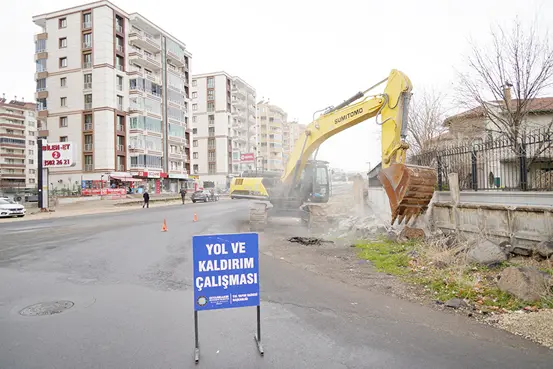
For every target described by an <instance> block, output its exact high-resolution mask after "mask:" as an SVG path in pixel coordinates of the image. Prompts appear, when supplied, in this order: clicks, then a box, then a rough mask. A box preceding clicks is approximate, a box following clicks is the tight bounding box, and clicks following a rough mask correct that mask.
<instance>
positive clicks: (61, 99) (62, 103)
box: [60, 97, 67, 107]
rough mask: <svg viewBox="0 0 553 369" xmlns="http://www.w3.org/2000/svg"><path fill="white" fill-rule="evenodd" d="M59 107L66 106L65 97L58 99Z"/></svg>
mask: <svg viewBox="0 0 553 369" xmlns="http://www.w3.org/2000/svg"><path fill="white" fill-rule="evenodd" d="M60 106H62V107H63V106H67V97H60Z"/></svg>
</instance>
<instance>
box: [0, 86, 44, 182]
mask: <svg viewBox="0 0 553 369" xmlns="http://www.w3.org/2000/svg"><path fill="white" fill-rule="evenodd" d="M36 186H37V117H36V104H34V103H32V102H24V101H19V100H17V97H16V98H15V99H14V100H10V101H8V100H6V98H5V97H2V98H0V192H10V191H18V190H22V189H25V188H28V189H36Z"/></svg>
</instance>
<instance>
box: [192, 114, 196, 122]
mask: <svg viewBox="0 0 553 369" xmlns="http://www.w3.org/2000/svg"><path fill="white" fill-rule="evenodd" d="M192 123H196V116H195V115H194V116H193V117H192Z"/></svg>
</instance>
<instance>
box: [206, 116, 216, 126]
mask: <svg viewBox="0 0 553 369" xmlns="http://www.w3.org/2000/svg"><path fill="white" fill-rule="evenodd" d="M207 124H208V125H209V126H212V125H214V124H215V115H208V116H207Z"/></svg>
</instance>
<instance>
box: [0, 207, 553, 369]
mask: <svg viewBox="0 0 553 369" xmlns="http://www.w3.org/2000/svg"><path fill="white" fill-rule="evenodd" d="M247 206H248V203H247V201H238V200H237V201H230V200H228V201H220V202H218V203H208V204H194V205H192V204H190V205H186V206H167V207H159V208H156V207H155V206H153V207H152V208H150V209H144V210H143V209H137V210H136V211H131V212H124V213H111V214H106V215H101V214H99V215H86V216H80V217H74V218H58V219H54V220H44V221H27V222H17V223H4V224H2V223H1V222H0V368H1V369H51V368H52V369H53V368H56V369H65V368H67V369H75V368H79V369H89V368H116V369H123V368H129V369H130V368H132V369H140V368H144V369H157V368H160V369H161V368H163V369H165V368H194V367H203V368H240V369H248V368H409V369H417V368H424V369H430V368H436V369H445V368H459V369H461V368H462V369H467V368H478V369H482V368H486V369H492V368H498V369H499V368H501V369H509V368H512V369H515V368H516V369H519V368H551V362H552V359H553V354H552V353H551V351H548V350H546V349H545V348H541V347H538V346H537V345H534V344H531V343H529V342H526V341H524V340H522V339H520V338H517V337H514V336H511V335H509V334H507V333H505V332H502V331H499V330H496V329H492V328H489V327H484V326H481V325H479V324H476V323H474V322H472V321H470V320H468V319H466V318H464V317H460V316H455V315H452V314H446V313H441V312H436V311H433V310H431V309H428V308H426V307H423V306H419V305H416V304H412V303H409V302H405V301H400V300H397V299H394V298H391V297H386V296H382V295H378V294H375V293H372V292H370V291H366V290H362V289H359V288H356V287H353V286H349V285H346V284H344V283H341V282H338V281H336V280H332V279H328V278H325V277H321V276H317V275H314V274H311V273H310V272H307V271H304V270H302V269H299V268H297V267H294V266H292V265H290V264H288V263H286V262H284V261H282V260H280V259H274V258H272V257H270V256H266V255H262V256H261V286H262V293H261V298H262V329H263V332H262V337H263V341H264V346H265V350H266V352H265V356H264V357H260V356H259V355H258V353H257V351H256V347H255V344H254V340H253V334H254V331H255V308H243V309H231V310H222V311H207V312H201V313H200V342H201V350H202V351H201V362H200V363H199V364H198V365H197V366H196V365H195V364H194V361H193V346H194V345H193V298H192V297H193V291H192V289H191V282H192V265H191V257H192V255H191V237H192V235H195V234H206V233H224V232H237V231H239V230H240V227H241V225H242V224H243V223H244V221H245V220H246V218H247ZM194 212H196V213H197V215H198V218H199V221H198V222H196V223H194V222H192V219H193V213H194ZM164 218H165V219H167V226H168V229H169V230H168V232H166V233H162V232H161V226H162V222H163V219H164ZM261 247H262V248H263V245H261ZM298 247H300V246H298ZM56 300H68V301H72V302H73V303H74V306H73V307H72V308H70V309H68V310H66V311H64V312H62V313H60V314H56V315H48V316H22V315H20V314H19V312H20V311H21V310H22V309H23V308H25V307H26V306H29V305H32V304H36V303H40V302H48V301H56Z"/></svg>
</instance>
